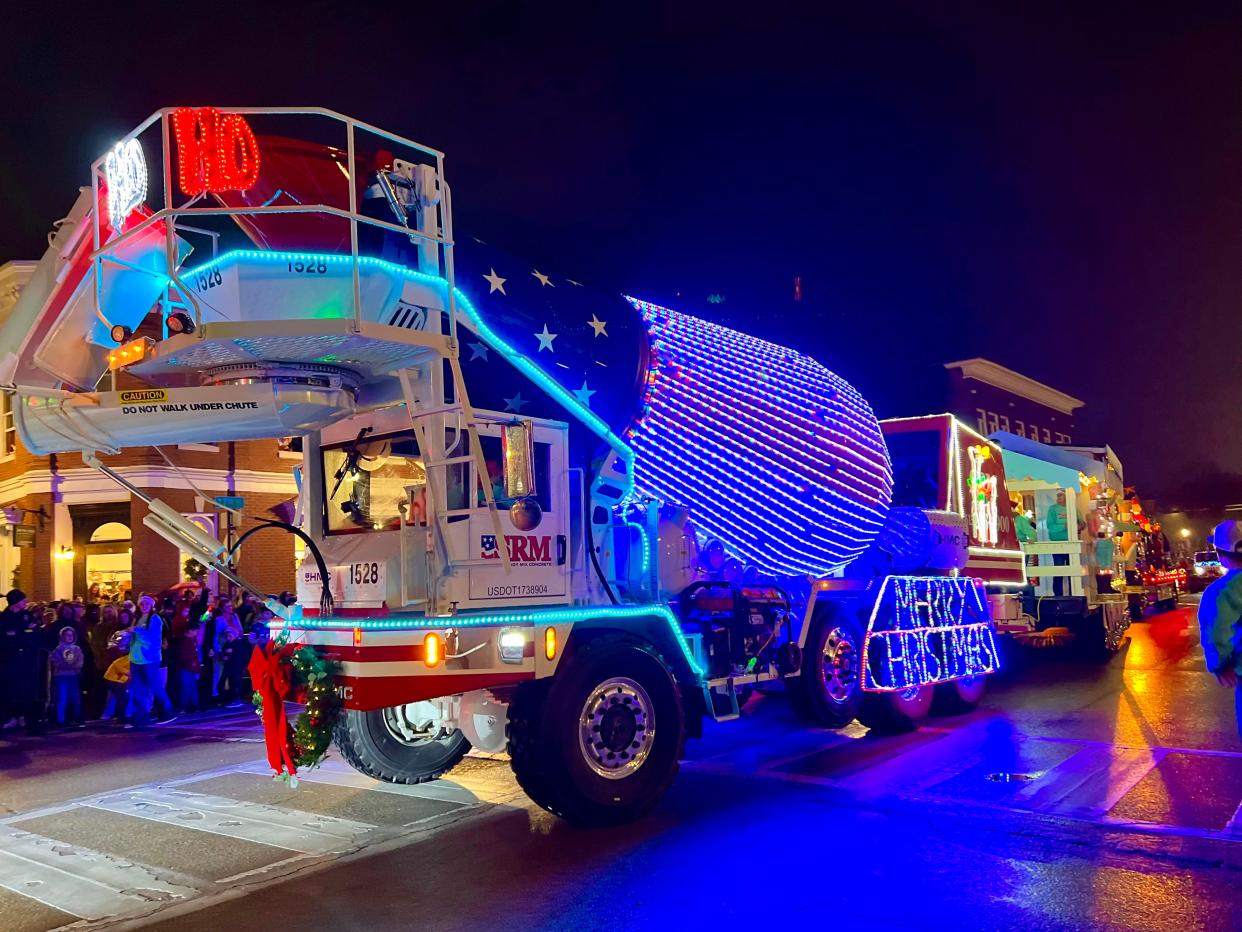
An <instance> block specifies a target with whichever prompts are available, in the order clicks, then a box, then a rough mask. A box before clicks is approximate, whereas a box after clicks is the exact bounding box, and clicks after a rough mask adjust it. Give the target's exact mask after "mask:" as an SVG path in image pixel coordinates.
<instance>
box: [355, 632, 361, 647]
mask: <svg viewBox="0 0 1242 932" xmlns="http://www.w3.org/2000/svg"><path fill="white" fill-rule="evenodd" d="M361 643H362V629H361V628H354V647H357V646H358V645H359V644H361Z"/></svg>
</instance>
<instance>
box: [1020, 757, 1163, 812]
mask: <svg viewBox="0 0 1242 932" xmlns="http://www.w3.org/2000/svg"><path fill="white" fill-rule="evenodd" d="M1164 757H1165V753H1164V752H1163V751H1152V750H1149V749H1147V748H1127V747H1116V746H1113V745H1100V746H1098V747H1091V746H1086V747H1084V748H1083V749H1082V750H1080V751H1078V752H1077V753H1075V754H1073V755H1072V756H1070V757H1067V758H1066V759H1065V760H1063V761H1061V763H1059V764H1057V765H1056V766H1055V767H1052V768H1050V769H1049V770H1048V771H1047V772H1046V773H1045V774H1044V775H1043V776H1042V777H1040V778H1039V779H1037V780H1035V781H1034V782H1032V783H1030V784H1029V785H1027V786H1024V787H1023V788H1022V789H1021V790H1019V791H1018V792H1017V793H1016V794H1015V795H1014V797H1013V800H1012V802H1013V804H1014V805H1018V806H1021V807H1023V808H1025V807H1027V806H1029V807H1030V808H1031V809H1032V810H1034V811H1036V812H1050V813H1065V814H1074V815H1094V816H1102V815H1104V814H1105V813H1106V812H1108V811H1109V810H1110V809H1112V808H1113V806H1115V805H1117V803H1119V802H1120V801H1121V799H1122V797H1124V796H1125V795H1126V794H1127V793H1129V792H1130V790H1132V789H1134V787H1135V786H1137V785H1138V783H1139V781H1140V780H1142V779H1143V777H1145V776H1147V774H1148V773H1150V772H1151V771H1152V769H1153V768H1155V766H1156V765H1157V764H1159V763H1160V761H1162V760H1163V759H1164Z"/></svg>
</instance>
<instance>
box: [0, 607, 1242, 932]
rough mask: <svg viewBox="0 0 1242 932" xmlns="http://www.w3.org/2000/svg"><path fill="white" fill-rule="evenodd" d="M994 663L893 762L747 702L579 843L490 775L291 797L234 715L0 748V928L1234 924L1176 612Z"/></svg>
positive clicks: (343, 781)
mask: <svg viewBox="0 0 1242 932" xmlns="http://www.w3.org/2000/svg"><path fill="white" fill-rule="evenodd" d="M1011 659H1012V663H1011V665H1010V669H1009V670H1008V671H1007V672H1006V673H1005V674H1004V675H1003V676H1002V677H1001V678H1000V679H998V680H997V681H995V682H994V683H993V684H992V687H991V689H990V691H989V693H988V695H987V697H986V698H985V700H984V703H983V706H982V707H981V708H980V709H979V710H978V711H976V712H974V713H971V714H970V715H966V716H961V717H956V718H942V719H934V720H933V721H932V722H931V724H930V727H928V728H926V729H924V730H922V731H920V732H918V733H916V734H913V735H906V736H901V737H895V738H872V737H869V736H867V735H865V733H864V732H863V730H862V729H861V728H859V727H857V726H854V727H852V728H851V729H847V730H846V731H845V732H841V733H834V732H826V731H818V730H808V729H806V728H804V727H803V726H802V725H801V724H800V723H799V722H798V721H797V720H796V719H795V718H794V717H793V715H792V714H791V712H790V711H789V709H788V708H787V705H786V703H785V701H784V699H783V698H782V697H780V696H757V697H755V698H754V699H753V700H752V701H751V703H750V706H749V708H748V709H747V711H748V713H749V714H748V715H747V716H745V717H744V718H743V720H742V721H740V722H735V723H731V724H725V725H719V726H711V727H709V729H708V733H707V735H706V737H705V738H704V739H703V740H702V741H698V742H692V744H691V746H690V758H689V759H688V760H687V761H686V762H685V763H684V765H683V768H682V773H681V775H680V776H679V778H678V780H677V782H676V784H675V785H674V787H673V789H672V791H671V792H670V793H669V795H668V797H667V798H666V799H665V801H664V803H663V804H662V805H661V806H660V807H659V808H658V810H657V811H656V812H655V814H654V815H653V816H652V817H650V818H648V819H647V820H645V821H643V822H641V823H639V824H636V825H631V826H627V827H624V828H619V829H613V830H607V831H592V832H585V831H576V830H573V829H570V828H568V827H567V826H565V825H563V824H561V823H559V822H557V821H556V820H555V819H552V818H551V817H550V816H547V815H546V814H544V813H542V812H540V811H537V810H534V809H532V808H531V807H530V805H529V804H528V803H527V802H526V801H525V799H524V798H523V797H522V796H521V794H520V793H519V792H518V790H517V788H516V786H515V785H514V783H513V780H512V777H511V776H510V774H509V770H508V764H507V763H506V762H505V761H503V760H499V759H487V758H476V757H471V758H468V759H467V760H466V761H465V762H464V763H463V764H462V766H461V767H459V768H458V769H457V770H456V771H454V772H453V774H451V777H452V779H448V780H443V781H440V782H438V783H435V784H431V785H429V786H425V787H413V788H407V787H391V786H386V785H380V784H376V783H374V782H372V781H370V780H367V779H365V778H362V777H360V776H358V775H356V774H354V773H353V772H352V771H350V770H348V769H347V768H345V767H343V766H341V765H339V763H337V762H330V763H329V764H328V765H327V766H325V767H324V768H323V769H322V770H320V771H318V772H316V773H314V774H311V775H309V776H310V779H308V780H306V781H304V782H303V783H302V785H301V786H300V787H298V788H297V789H296V790H290V789H288V788H286V787H285V786H283V785H281V784H277V783H274V782H272V781H271V780H270V779H268V778H267V777H266V776H265V769H264V766H263V763H262V747H261V745H260V744H259V743H258V740H259V735H258V732H257V729H256V728H255V726H254V724H253V715H252V714H251V713H249V711H248V710H246V709H244V708H242V709H238V710H234V711H231V712H225V713H222V714H218V715H216V716H214V717H212V718H209V719H205V720H200V721H196V722H185V721H180V722H177V723H175V724H173V725H171V726H165V727H163V728H159V729H154V730H152V731H151V732H149V733H146V734H142V735H135V734H133V733H130V732H110V731H109V732H97V731H92V730H89V729H88V730H87V731H83V732H74V733H69V734H64V735H59V736H53V737H49V738H45V739H42V740H37V739H27V738H24V737H21V738H16V739H8V740H6V739H0V807H3V809H2V813H3V816H2V818H0V929H4V930H14V932H20V930H44V929H51V928H57V927H60V926H64V925H69V924H72V923H79V924H80V925H78V926H76V927H79V928H80V927H132V926H134V925H139V924H142V925H152V926H153V927H155V928H162V929H177V930H197V929H202V930H217V929H229V930H230V932H244V930H251V929H253V930H263V932H269V930H270V929H272V928H274V927H277V926H281V927H302V928H331V929H390V928H392V929H396V928H418V929H487V930H489V932H497V930H504V929H545V928H554V929H575V930H577V929H640V928H641V929H651V928H676V927H682V928H709V927H720V926H722V925H729V926H738V925H742V926H745V925H749V924H759V923H762V924H764V925H765V926H768V927H771V926H772V924H774V923H775V924H779V925H785V926H789V927H795V926H796V927H803V928H827V927H833V926H838V925H848V926H851V927H856V928H867V929H941V928H943V929H976V928H978V929H1018V928H1021V929H1087V928H1115V929H1168V928H1178V929H1186V930H1189V929H1229V930H1233V929H1238V928H1242V743H1240V742H1239V740H1238V736H1237V732H1236V728H1235V726H1234V723H1233V707H1232V696H1231V695H1230V694H1229V693H1228V692H1227V691H1225V690H1223V689H1221V688H1219V687H1217V686H1216V684H1215V682H1214V681H1213V680H1212V679H1211V678H1210V677H1208V676H1207V675H1206V674H1205V673H1204V672H1203V667H1202V656H1201V652H1200V651H1199V649H1198V647H1197V631H1196V629H1195V627H1194V624H1193V617H1192V610H1191V609H1189V608H1183V609H1179V610H1178V611H1176V612H1172V613H1169V614H1166V615H1162V616H1157V617H1154V618H1151V619H1149V620H1148V621H1145V622H1142V623H1140V624H1136V625H1134V626H1133V627H1132V628H1131V631H1130V637H1129V640H1128V642H1127V643H1126V645H1125V646H1124V647H1123V649H1122V651H1121V652H1120V653H1119V654H1117V655H1116V656H1115V657H1113V658H1112V660H1111V661H1110V662H1108V663H1106V664H1105V663H1092V662H1088V661H1085V660H1079V659H1075V658H1074V657H1072V656H1069V655H1066V654H1061V653H1056V652H1049V653H1043V654H1040V655H1037V656H1026V657H1020V658H1011ZM6 738H7V736H6ZM1000 775H1009V779H1008V780H1003V779H998V777H999V776H1000Z"/></svg>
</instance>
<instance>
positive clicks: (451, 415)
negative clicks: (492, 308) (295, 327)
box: [397, 340, 510, 606]
mask: <svg viewBox="0 0 1242 932" xmlns="http://www.w3.org/2000/svg"><path fill="white" fill-rule="evenodd" d="M445 358H446V359H447V361H448V364H449V370H450V372H451V374H452V387H453V393H452V398H451V400H446V399H445V393H444V391H443V387H444V380H443V379H442V378H441V377H440V375H441V372H440V371H437V370H439V369H440V368H441V361H440V358H436V359H433V360H431V361H430V362H428V363H425V364H423V365H422V366H419V367H418V369H417V370H413V371H414V372H415V374H416V375H418V376H419V378H418V383H419V384H421V385H428V386H431V387H432V392H433V395H434V396H435V397H436V399H437V400H438V403H437V402H436V401H432V402H431V403H428V400H427V399H422V400H420V399H419V397H418V395H417V393H416V391H415V388H414V380H412V379H411V377H410V376H411V371H412V370H410V369H403V370H401V371H400V372H399V373H397V377H398V379H399V380H400V382H401V391H402V395H403V397H404V399H405V408H406V412H407V413H408V416H409V420H410V427H411V428H412V429H413V431H414V439H415V441H416V442H417V443H418V449H419V450H420V451H421V452H422V454H423V466H424V468H425V469H426V476H427V491H428V499H429V511H430V514H429V515H428V525H429V526H430V528H431V533H432V538H433V541H432V542H433V546H434V547H435V550H436V552H437V553H438V554H439V558H440V565H441V566H442V567H443V569H444V571H443V573H442V574H440V575H439V576H437V577H433V578H430V579H429V580H428V596H429V600H430V599H431V593H433V592H434V591H435V590H436V587H437V586H438V584H439V582H440V580H441V579H443V578H446V577H448V576H451V575H453V573H454V572H455V571H456V570H457V569H458V568H462V567H470V566H495V561H493V560H484V559H479V558H477V557H475V558H471V557H469V556H465V555H461V554H457V553H454V547H453V542H452V540H451V538H450V535H449V533H448V525H449V523H450V521H451V519H453V518H465V519H466V520H469V518H470V517H471V516H473V515H476V514H486V515H488V517H489V518H490V520H491V526H492V531H493V533H494V534H495V535H496V542H497V549H498V551H499V554H500V559H501V564H502V566H503V567H504V570H505V572H506V573H508V572H509V571H510V564H509V548H508V545H507V543H506V542H505V533H504V527H503V526H502V524H501V521H500V512H499V511H498V510H497V506H496V498H495V496H494V495H493V494H492V486H491V483H490V482H489V481H488V479H487V462H486V460H485V459H484V456H483V445H482V443H481V442H480V440H479V433H478V429H477V422H476V416H475V410H474V406H473V405H471V403H470V397H469V394H468V392H467V389H466V383H465V379H464V377H463V376H462V371H461V362H460V359H459V358H458V355H457V343H456V340H451V341H450V347H449V355H448V356H447V357H445ZM450 422H451V423H454V424H456V425H457V433H456V436H455V438H454V441H453V444H452V446H449V444H448V442H447V440H446V434H447V427H448V425H449V423H450ZM463 439H464V441H465V446H466V448H465V450H464V451H461V450H460V449H459V448H460V447H461V445H462V441H463ZM471 464H473V466H474V473H475V476H476V481H475V482H474V483H469V484H468V486H467V490H466V494H467V504H466V506H465V507H462V508H450V507H448V505H449V503H448V487H449V477H448V470H449V469H450V468H452V467H453V466H458V465H461V466H466V467H469V466H470V465H471ZM476 485H477V486H478V487H479V488H480V489H482V492H483V505H482V506H481V507H477V506H472V505H470V504H469V502H470V501H471V500H472V499H473V497H474V495H475V486H476ZM405 541H406V537H405V535H404V534H402V536H401V545H402V554H401V567H402V572H401V579H402V594H401V596H402V602H403V603H404V605H405V606H410V605H416V604H418V603H420V602H421V601H423V600H421V599H411V598H410V597H409V595H408V593H407V592H406V587H405V579H406V570H407V567H408V565H409V564H408V559H409V555H408V554H407V553H405Z"/></svg>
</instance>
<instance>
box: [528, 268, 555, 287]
mask: <svg viewBox="0 0 1242 932" xmlns="http://www.w3.org/2000/svg"><path fill="white" fill-rule="evenodd" d="M530 274H531V275H533V276H535V278H537V279H539V284H541V285H545V286H546V287H548V288H555V287H556V286H555V285H554V284H552V279H550V278H548V276H546V275H544V274H543V273H542V272H540V271H539V270H538V269H535V271H533V272H531V273H530Z"/></svg>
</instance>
